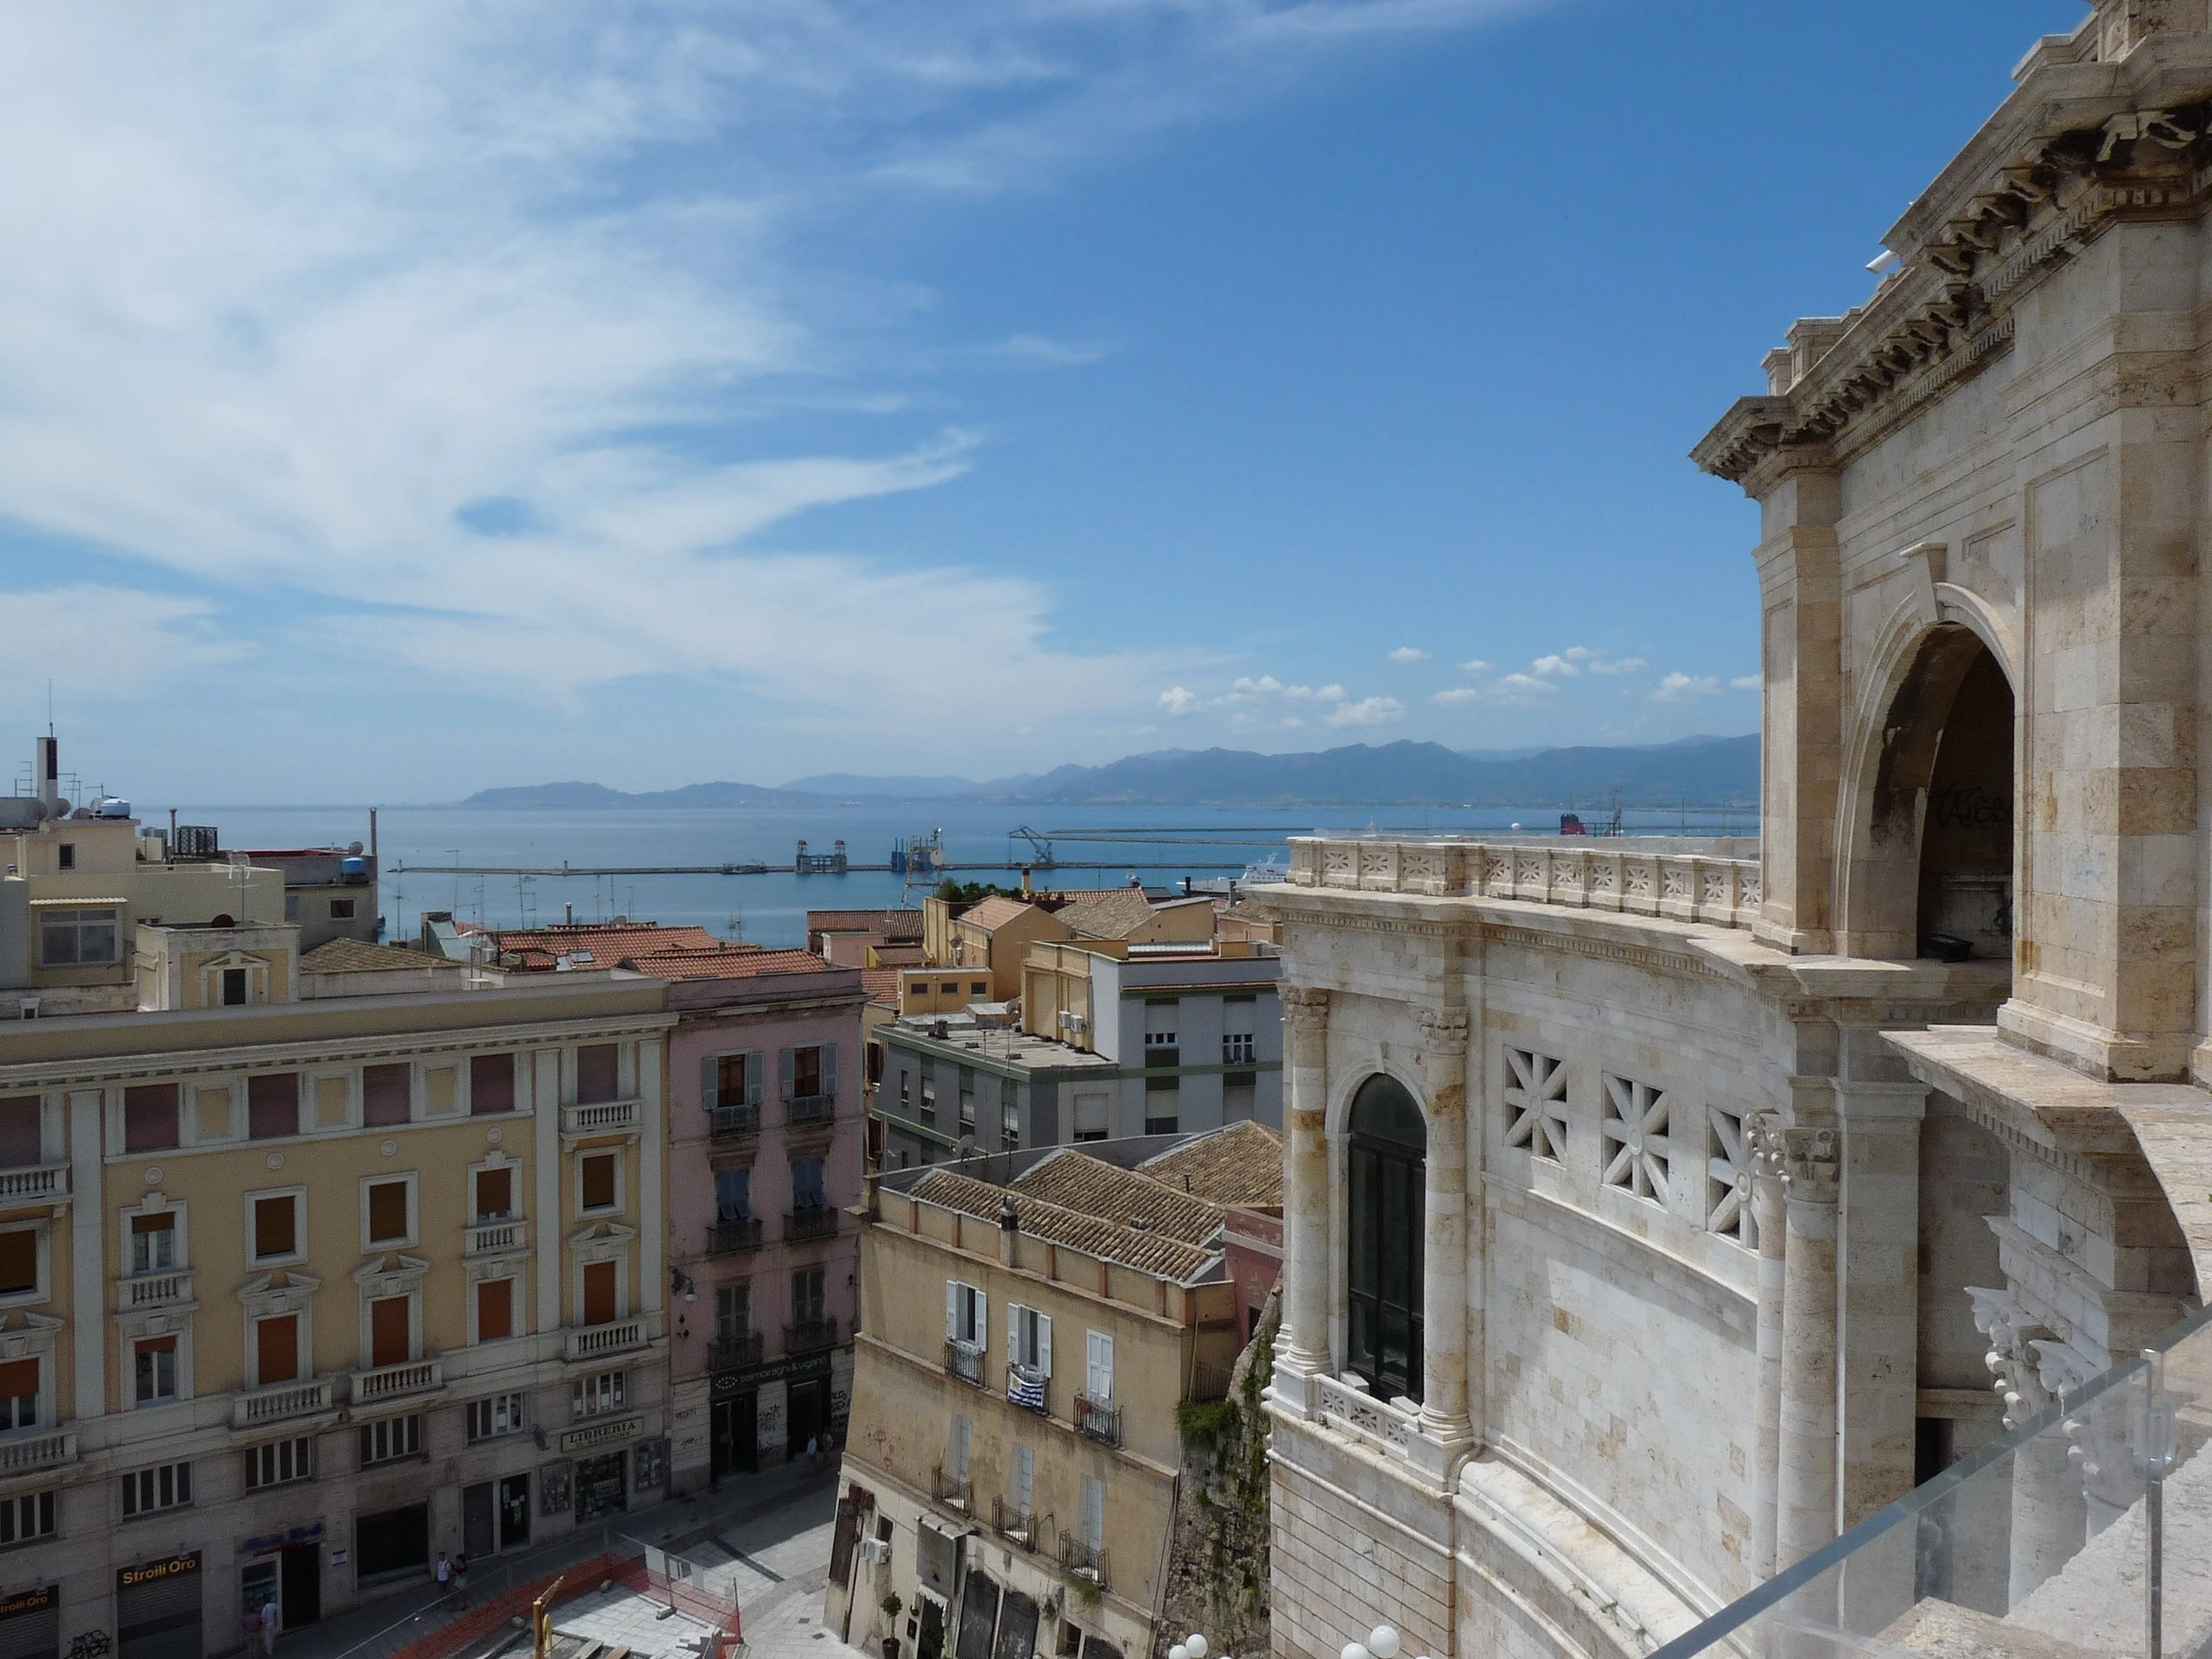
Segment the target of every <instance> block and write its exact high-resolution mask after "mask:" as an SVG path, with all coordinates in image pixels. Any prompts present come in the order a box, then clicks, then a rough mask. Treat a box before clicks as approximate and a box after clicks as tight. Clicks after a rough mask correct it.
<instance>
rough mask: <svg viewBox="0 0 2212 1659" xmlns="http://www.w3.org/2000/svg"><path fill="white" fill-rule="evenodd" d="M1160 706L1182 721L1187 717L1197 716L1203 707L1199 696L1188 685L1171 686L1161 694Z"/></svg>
mask: <svg viewBox="0 0 2212 1659" xmlns="http://www.w3.org/2000/svg"><path fill="white" fill-rule="evenodd" d="M1200 706H1201V703H1200V699H1199V696H1198V693H1197V692H1195V691H1193V690H1191V689H1190V687H1188V686H1186V685H1171V686H1169V687H1168V688H1167V689H1166V690H1165V691H1163V692H1161V693H1160V708H1161V709H1164V710H1165V711H1166V712H1167V713H1168V714H1171V715H1174V716H1175V717H1176V718H1177V719H1178V720H1180V719H1181V718H1183V716H1185V715H1195V714H1197V713H1198V709H1199V707H1200Z"/></svg>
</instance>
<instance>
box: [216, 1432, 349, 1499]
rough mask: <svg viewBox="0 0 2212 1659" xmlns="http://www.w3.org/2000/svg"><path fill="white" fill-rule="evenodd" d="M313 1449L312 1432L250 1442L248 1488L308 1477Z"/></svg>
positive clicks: (284, 1482)
mask: <svg viewBox="0 0 2212 1659" xmlns="http://www.w3.org/2000/svg"><path fill="white" fill-rule="evenodd" d="M378 1427H382V1425H381V1424H379V1425H378ZM361 1432H362V1433H364V1434H366V1433H368V1431H367V1430H366V1429H364V1430H362V1431H361ZM314 1452H315V1437H314V1436H312V1435H302V1436H301V1437H300V1438H299V1439H298V1440H271V1441H270V1443H269V1444H268V1445H267V1446H248V1447H247V1448H246V1454H245V1489H246V1491H250V1492H257V1491H260V1490H261V1489H262V1488H263V1487H264V1486H289V1485H290V1484H292V1483H293V1482H294V1481H296V1480H305V1479H307V1478H308V1477H310V1476H311V1475H313V1474H314V1473H315V1459H314ZM363 1461H364V1462H366V1461H367V1459H363Z"/></svg>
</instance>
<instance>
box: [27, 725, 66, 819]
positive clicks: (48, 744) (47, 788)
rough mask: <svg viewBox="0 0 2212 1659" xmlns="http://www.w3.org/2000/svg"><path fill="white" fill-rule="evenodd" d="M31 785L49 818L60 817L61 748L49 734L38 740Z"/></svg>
mask: <svg viewBox="0 0 2212 1659" xmlns="http://www.w3.org/2000/svg"><path fill="white" fill-rule="evenodd" d="M31 781H32V785H33V787H34V788H35V790H36V791H37V793H38V798H39V799H41V801H44V802H45V803H46V805H47V811H48V815H49V816H50V817H60V816H61V746H60V744H59V743H58V742H56V741H54V738H53V736H52V735H51V734H48V736H45V737H41V739H39V740H38V759H37V761H36V763H35V766H34V767H33V769H32V777H31Z"/></svg>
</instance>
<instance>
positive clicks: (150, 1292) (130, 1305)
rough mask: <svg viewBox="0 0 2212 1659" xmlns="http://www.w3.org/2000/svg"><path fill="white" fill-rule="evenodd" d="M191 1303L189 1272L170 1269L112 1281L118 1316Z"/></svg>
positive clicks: (190, 1270)
mask: <svg viewBox="0 0 2212 1659" xmlns="http://www.w3.org/2000/svg"><path fill="white" fill-rule="evenodd" d="M190 1300H192V1269H191V1268H169V1269H168V1271H167V1272H164V1273H140V1274H132V1275H131V1276H130V1278H128V1279H118V1280H117V1281H115V1306H116V1311H117V1312H118V1313H137V1312H138V1311H139V1310H140V1309H141V1308H149V1307H175V1306H178V1305H179V1304H180V1303H183V1302H188V1301H190Z"/></svg>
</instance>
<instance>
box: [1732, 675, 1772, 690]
mask: <svg viewBox="0 0 2212 1659" xmlns="http://www.w3.org/2000/svg"><path fill="white" fill-rule="evenodd" d="M1765 683H1766V682H1765V681H1764V680H1762V679H1760V678H1759V677H1758V675H1756V674H1738V676H1737V677H1735V678H1734V679H1732V680H1731V681H1729V682H1728V689H1729V690H1732V691H1756V690H1759V689H1760V687H1762V686H1763V685H1764V684H1765Z"/></svg>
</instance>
